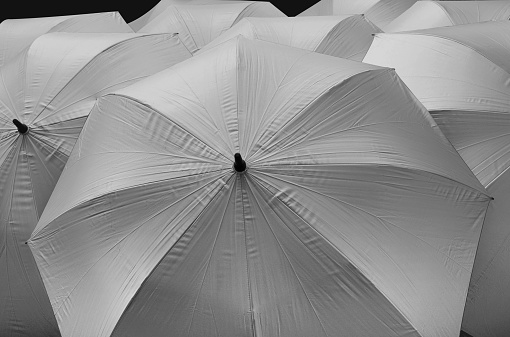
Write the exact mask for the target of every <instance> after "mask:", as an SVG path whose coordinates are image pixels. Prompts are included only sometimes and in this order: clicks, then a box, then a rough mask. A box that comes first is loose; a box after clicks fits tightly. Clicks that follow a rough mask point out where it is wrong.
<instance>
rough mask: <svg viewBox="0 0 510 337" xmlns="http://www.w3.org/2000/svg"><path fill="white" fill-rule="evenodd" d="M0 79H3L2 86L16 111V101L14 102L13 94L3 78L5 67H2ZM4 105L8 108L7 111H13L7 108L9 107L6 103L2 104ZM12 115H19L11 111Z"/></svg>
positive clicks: (0, 68)
mask: <svg viewBox="0 0 510 337" xmlns="http://www.w3.org/2000/svg"><path fill="white" fill-rule="evenodd" d="M0 78H1V79H2V84H3V86H4V88H5V90H4V92H5V93H6V94H7V97H8V98H9V101H10V102H11V105H12V108H13V109H16V105H15V104H14V101H13V100H12V97H11V94H10V92H9V89H8V87H7V85H6V84H5V78H4V76H3V67H0ZM0 102H1V101H0ZM2 105H3V106H5V107H6V108H7V110H9V111H11V109H9V108H8V107H7V105H5V103H4V102H2ZM11 113H14V114H15V115H16V116H17V115H18V114H17V113H16V112H15V111H11ZM18 117H19V116H18Z"/></svg>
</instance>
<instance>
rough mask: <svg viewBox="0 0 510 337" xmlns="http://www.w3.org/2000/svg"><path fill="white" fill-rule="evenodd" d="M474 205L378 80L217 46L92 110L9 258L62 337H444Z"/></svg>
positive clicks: (251, 46)
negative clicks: (31, 278)
mask: <svg viewBox="0 0 510 337" xmlns="http://www.w3.org/2000/svg"><path fill="white" fill-rule="evenodd" d="M237 154H239V155H237ZM77 177H80V179H77ZM71 182H72V183H71ZM488 202H489V197H488V196H487V195H486V192H485V191H484V189H483V187H482V186H481V185H480V183H479V182H478V180H477V179H476V177H475V176H474V175H473V174H472V172H471V171H470V170H469V168H468V167H467V166H466V164H465V163H464V161H463V160H462V158H460V156H459V155H458V154H457V153H456V151H455V150H454V149H453V147H452V146H451V145H450V144H449V143H448V141H447V140H446V138H445V137H444V136H443V135H442V133H441V132H440V131H439V129H438V128H437V127H435V124H434V122H433V120H432V118H431V117H430V115H429V114H428V112H427V111H426V109H425V108H424V107H423V106H422V105H421V104H419V102H418V101H417V100H416V98H415V97H414V96H413V95H412V94H411V93H410V92H409V91H408V89H407V88H406V87H405V85H403V83H402V82H401V81H400V79H399V78H398V76H396V75H395V72H394V71H393V70H392V69H387V68H379V67H376V66H372V65H367V64H363V63H359V62H354V61H349V60H344V59H341V58H336V57H331V56H326V55H321V54H317V53H313V52H309V51H305V50H302V49H297V48H291V47H286V46H280V45H276V44H273V43H267V42H263V41H250V40H246V39H244V38H243V37H237V38H235V39H232V40H229V41H227V42H225V43H223V44H222V45H221V46H218V47H217V48H214V49H211V50H209V51H207V52H204V53H201V54H199V55H196V56H195V57H193V58H191V59H190V60H187V61H185V62H182V63H180V64H178V65H176V66H174V67H172V68H170V69H168V70H166V71H162V72H160V73H158V74H156V75H154V76H152V77H150V78H147V79H146V80H144V81H141V82H139V83H138V84H135V85H132V86H130V87H129V88H125V89H124V90H120V91H117V92H116V93H114V94H111V95H106V96H104V97H102V98H101V99H99V100H98V102H97V104H96V107H95V108H94V110H93V112H92V113H91V115H90V117H89V119H88V120H87V123H86V125H85V127H84V130H83V132H82V134H81V135H80V137H79V140H78V142H77V144H76V146H75V148H74V149H73V152H72V154H71V157H70V159H69V161H68V163H67V165H66V168H65V170H64V172H63V174H62V176H61V178H60V180H59V182H58V184H57V186H56V188H55V191H54V193H53V194H52V196H51V198H50V201H49V202H48V205H47V207H46V209H45V211H44V213H43V215H42V217H41V219H40V221H39V223H38V225H37V228H36V230H35V231H34V233H33V235H32V237H31V239H30V241H29V246H30V248H31V249H32V252H33V253H34V256H35V258H36V261H37V264H38V266H39V268H40V270H41V274H42V275H43V279H44V282H45V285H46V287H47V289H48V293H49V296H50V298H51V301H52V305H53V309H54V311H55V314H56V317H57V320H58V322H59V326H60V328H61V330H62V332H63V335H64V336H71V335H73V336H140V335H150V336H167V335H168V332H169V331H172V333H173V334H174V335H176V336H183V335H187V336H336V335H338V332H339V331H341V332H342V335H345V336H378V337H381V336H404V335H405V336H453V335H455V334H456V333H458V331H459V329H460V322H461V316H462V310H463V307H464V303H465V295H466V292H467V286H468V282H469V277H470V274H471V267H472V263H473V259H474V253H475V249H476V244H477V242H478V238H479V232H480V229H481V225H482V220H483V217H484V214H485V210H486V208H487V205H488ZM431 210H433V211H431Z"/></svg>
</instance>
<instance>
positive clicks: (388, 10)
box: [299, 0, 416, 30]
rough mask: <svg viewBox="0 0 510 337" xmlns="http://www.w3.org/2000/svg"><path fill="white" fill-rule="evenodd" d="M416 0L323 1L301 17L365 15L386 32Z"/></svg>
mask: <svg viewBox="0 0 510 337" xmlns="http://www.w3.org/2000/svg"><path fill="white" fill-rule="evenodd" d="M415 2H416V0H356V1H352V0H321V1H319V2H317V3H316V4H315V5H313V6H312V7H310V8H308V9H307V10H305V11H304V12H302V13H301V14H299V16H317V15H328V16H329V15H347V14H365V15H366V17H367V18H368V19H369V20H370V21H371V22H373V23H374V24H375V25H377V26H378V27H380V28H382V29H383V30H384V26H386V25H387V24H388V23H390V22H391V21H392V20H394V19H395V18H396V17H398V16H399V15H400V14H402V13H404V12H405V11H406V10H408V9H409V8H410V7H411V6H412V5H413V4H414V3H415Z"/></svg>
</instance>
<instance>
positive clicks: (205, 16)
mask: <svg viewBox="0 0 510 337" xmlns="http://www.w3.org/2000/svg"><path fill="white" fill-rule="evenodd" d="M252 16H255V17H257V16H258V17H285V16H286V15H285V14H283V13H282V12H281V11H280V10H279V9H278V8H276V7H275V6H274V5H273V4H271V3H270V2H263V1H220V2H216V3H213V4H202V5H173V6H169V7H167V8H166V9H165V11H163V12H162V13H161V14H160V15H159V16H157V17H156V18H154V19H153V20H152V21H150V22H148V23H147V24H146V25H145V26H143V27H142V28H140V29H139V30H138V31H139V32H140V33H179V38H180V39H181V40H182V42H183V43H184V45H185V46H186V47H187V48H188V49H189V50H190V51H191V52H192V53H195V52H197V51H198V50H200V48H202V47H204V46H205V45H206V44H208V43H209V42H211V41H212V40H214V39H215V38H217V37H218V36H220V35H221V34H222V33H223V32H224V31H226V30H227V29H229V28H230V27H232V26H233V25H234V24H236V23H237V22H239V21H240V20H242V19H243V18H246V17H252Z"/></svg>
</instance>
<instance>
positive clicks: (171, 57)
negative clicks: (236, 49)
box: [0, 33, 191, 337]
mask: <svg viewBox="0 0 510 337" xmlns="http://www.w3.org/2000/svg"><path fill="white" fill-rule="evenodd" d="M188 57H191V54H190V53H189V52H188V51H187V50H186V48H185V47H184V46H183V45H182V44H181V43H180V41H179V39H178V38H177V37H175V36H171V35H167V34H160V35H142V34H134V33H131V34H70V33H52V34H46V35H43V36H41V37H39V38H38V39H36V40H35V41H34V42H33V43H32V44H31V46H30V48H28V49H26V50H25V51H23V52H22V53H21V54H19V56H18V58H15V59H13V60H12V61H11V62H9V63H7V64H5V65H4V66H3V67H0V303H1V305H0V336H46V337H47V336H55V335H58V328H57V324H56V322H55V318H54V315H53V311H52V309H51V306H50V303H49V301H48V297H47V294H46V291H45V289H44V286H43V284H42V282H41V278H40V275H39V272H38V270H37V266H36V265H35V262H34V260H33V256H32V254H31V253H30V250H29V249H28V246H27V245H25V241H26V240H28V238H29V237H30V234H31V233H32V230H33V229H34V228H35V225H36V223H37V220H38V219H39V216H40V215H41V213H42V211H43V209H44V207H45V205H46V202H47V201H48V198H49V196H50V194H51V192H52V191H53V187H54V186H55V184H56V182H57V180H58V177H59V176H60V173H61V171H62V169H63V168H64V165H65V163H66V161H67V158H68V156H69V154H70V153H71V149H72V148H73V146H74V143H75V141H76V139H77V137H78V134H79V133H80V131H81V128H82V126H83V124H84V122H85V119H86V117H87V115H88V114H89V112H90V110H91V109H92V107H93V106H94V102H95V100H96V98H97V97H98V96H100V95H101V94H103V93H107V92H109V91H112V90H115V89H118V88H121V87H124V86H126V85H129V84H131V83H133V82H135V81H137V80H139V79H140V78H143V77H146V76H148V75H151V74H154V73H155V72H157V71H159V70H161V69H164V68H166V67H168V66H170V65H172V64H174V63H177V62H179V61H181V60H184V59H185V58H188Z"/></svg>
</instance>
